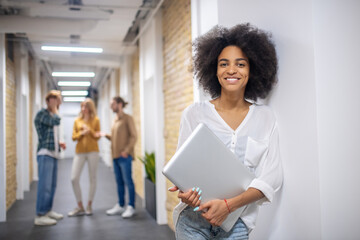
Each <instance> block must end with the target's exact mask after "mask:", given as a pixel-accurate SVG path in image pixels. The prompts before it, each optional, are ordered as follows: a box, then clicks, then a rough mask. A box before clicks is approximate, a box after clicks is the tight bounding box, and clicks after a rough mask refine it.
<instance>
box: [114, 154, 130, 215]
mask: <svg viewBox="0 0 360 240" xmlns="http://www.w3.org/2000/svg"><path fill="white" fill-rule="evenodd" d="M113 163H114V172H115V179H116V184H117V192H118V196H119V205H120V206H121V207H123V206H124V205H125V199H124V198H125V184H126V186H127V189H128V193H129V203H128V205H130V206H132V207H134V208H135V186H134V182H133V180H132V176H131V165H132V157H131V156H130V155H129V156H128V157H127V158H123V157H119V158H115V159H114V160H113Z"/></svg>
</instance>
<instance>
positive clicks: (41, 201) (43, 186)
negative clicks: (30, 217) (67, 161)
mask: <svg viewBox="0 0 360 240" xmlns="http://www.w3.org/2000/svg"><path fill="white" fill-rule="evenodd" d="M57 161H58V160H57V159H56V158H53V157H50V156H47V155H38V156H37V162H38V175H39V182H38V186H37V199H36V215H38V216H43V215H45V214H46V213H47V212H49V211H51V208H52V205H53V200H54V195H55V189H56V178H57Z"/></svg>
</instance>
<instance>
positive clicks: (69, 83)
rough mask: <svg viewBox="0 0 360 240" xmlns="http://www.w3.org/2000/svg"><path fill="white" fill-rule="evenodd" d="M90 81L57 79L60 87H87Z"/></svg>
mask: <svg viewBox="0 0 360 240" xmlns="http://www.w3.org/2000/svg"><path fill="white" fill-rule="evenodd" d="M90 85H91V83H90V82H89V81H59V82H58V86H60V87H89V86H90Z"/></svg>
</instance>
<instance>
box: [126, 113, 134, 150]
mask: <svg viewBox="0 0 360 240" xmlns="http://www.w3.org/2000/svg"><path fill="white" fill-rule="evenodd" d="M127 126H128V130H129V133H130V136H129V140H128V143H127V144H126V146H125V148H124V152H125V153H127V154H129V153H130V149H132V148H134V146H135V143H136V139H137V134H136V128H135V123H134V120H133V118H132V117H131V116H129V118H128V119H127Z"/></svg>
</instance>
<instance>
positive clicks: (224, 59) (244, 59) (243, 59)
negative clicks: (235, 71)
mask: <svg viewBox="0 0 360 240" xmlns="http://www.w3.org/2000/svg"><path fill="white" fill-rule="evenodd" d="M221 61H225V62H228V61H229V59H226V58H221V59H219V61H218V62H221ZM235 61H246V62H249V61H248V60H247V59H246V58H237V59H235Z"/></svg>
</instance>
